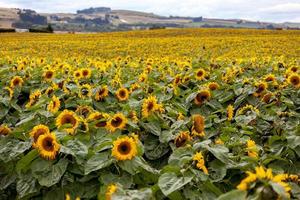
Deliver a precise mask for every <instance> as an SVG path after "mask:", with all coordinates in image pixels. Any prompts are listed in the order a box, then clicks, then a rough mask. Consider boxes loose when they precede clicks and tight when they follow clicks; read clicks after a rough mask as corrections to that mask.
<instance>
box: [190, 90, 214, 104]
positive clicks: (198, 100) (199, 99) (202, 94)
mask: <svg viewBox="0 0 300 200" xmlns="http://www.w3.org/2000/svg"><path fill="white" fill-rule="evenodd" d="M210 97H211V94H210V92H209V90H201V91H199V93H198V94H197V95H196V97H195V100H194V102H195V104H196V105H202V104H203V103H204V102H205V101H208V100H209V99H210Z"/></svg>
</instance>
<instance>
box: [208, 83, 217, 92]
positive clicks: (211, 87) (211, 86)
mask: <svg viewBox="0 0 300 200" xmlns="http://www.w3.org/2000/svg"><path fill="white" fill-rule="evenodd" d="M208 88H209V89H210V90H217V89H218V88H219V84H218V83H216V82H211V83H209V84H208Z"/></svg>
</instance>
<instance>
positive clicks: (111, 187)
mask: <svg viewBox="0 0 300 200" xmlns="http://www.w3.org/2000/svg"><path fill="white" fill-rule="evenodd" d="M116 191H117V186H116V185H115V184H110V185H109V186H107V188H106V192H105V200H111V195H113V194H114V193H115V192H116Z"/></svg>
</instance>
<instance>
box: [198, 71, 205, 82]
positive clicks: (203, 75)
mask: <svg viewBox="0 0 300 200" xmlns="http://www.w3.org/2000/svg"><path fill="white" fill-rule="evenodd" d="M205 75H206V73H205V70H204V69H198V70H197V71H196V79H197V80H200V81H201V80H203V79H204V78H205Z"/></svg>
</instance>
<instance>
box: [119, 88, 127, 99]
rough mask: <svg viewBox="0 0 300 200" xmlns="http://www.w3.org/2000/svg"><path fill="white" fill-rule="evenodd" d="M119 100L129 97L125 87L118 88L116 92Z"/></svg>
mask: <svg viewBox="0 0 300 200" xmlns="http://www.w3.org/2000/svg"><path fill="white" fill-rule="evenodd" d="M116 96H117V98H118V100H119V101H126V100H127V99H128V97H129V91H128V90H127V89H126V88H120V89H118V91H117V92H116Z"/></svg>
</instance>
